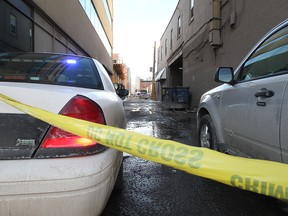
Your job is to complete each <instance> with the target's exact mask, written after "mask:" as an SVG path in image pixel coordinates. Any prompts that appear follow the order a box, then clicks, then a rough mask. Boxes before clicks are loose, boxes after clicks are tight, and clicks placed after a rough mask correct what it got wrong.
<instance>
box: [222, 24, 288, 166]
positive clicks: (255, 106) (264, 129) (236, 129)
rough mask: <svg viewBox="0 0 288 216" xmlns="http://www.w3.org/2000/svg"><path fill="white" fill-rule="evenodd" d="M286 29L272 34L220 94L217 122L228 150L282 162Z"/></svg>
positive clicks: (287, 67)
mask: <svg viewBox="0 0 288 216" xmlns="http://www.w3.org/2000/svg"><path fill="white" fill-rule="evenodd" d="M287 59H288V28H287V27H285V28H282V29H280V30H279V31H277V32H275V33H274V34H272V35H271V36H270V37H268V38H267V39H266V40H264V42H263V43H261V45H260V46H259V47H258V48H256V49H255V51H254V52H253V53H252V54H251V55H250V57H249V58H248V59H247V60H246V61H245V62H244V63H243V65H242V66H241V67H240V68H239V71H237V72H236V74H237V76H236V83H235V84H234V85H231V86H229V87H228V88H227V89H226V90H225V91H223V92H222V97H221V110H222V113H221V119H222V126H223V130H224V139H225V142H226V144H228V146H229V149H230V150H232V151H235V152H237V153H238V154H241V153H244V155H248V156H250V157H255V158H261V159H269V160H275V161H282V158H281V148H280V120H281V109H282V103H283V96H284V92H285V89H286V86H287V80H288V75H287V71H288V60H287Z"/></svg>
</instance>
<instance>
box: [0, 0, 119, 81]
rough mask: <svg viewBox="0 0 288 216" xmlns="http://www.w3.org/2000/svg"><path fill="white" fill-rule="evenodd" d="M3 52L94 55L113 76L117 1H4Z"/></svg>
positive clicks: (0, 19)
mask: <svg viewBox="0 0 288 216" xmlns="http://www.w3.org/2000/svg"><path fill="white" fill-rule="evenodd" d="M0 24H1V30H0V52H11V51H25V52H54V53H71V54H78V55H84V56H90V57H93V58H95V59H97V60H98V61H100V62H101V63H102V64H103V65H104V66H105V68H106V69H107V71H108V72H109V75H110V76H113V73H115V72H113V63H112V53H113V0H49V1H47V0H1V1H0Z"/></svg>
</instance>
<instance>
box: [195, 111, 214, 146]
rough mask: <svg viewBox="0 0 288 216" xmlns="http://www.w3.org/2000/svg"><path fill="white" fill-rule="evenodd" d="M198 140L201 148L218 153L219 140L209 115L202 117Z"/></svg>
mask: <svg viewBox="0 0 288 216" xmlns="http://www.w3.org/2000/svg"><path fill="white" fill-rule="evenodd" d="M198 138H199V144H200V146H201V147H204V148H209V149H212V150H216V151H218V145H217V144H218V140H217V136H216V131H215V127H214V124H213V121H212V119H211V117H210V115H208V114H206V115H204V116H202V117H201V119H200V122H199V131H198Z"/></svg>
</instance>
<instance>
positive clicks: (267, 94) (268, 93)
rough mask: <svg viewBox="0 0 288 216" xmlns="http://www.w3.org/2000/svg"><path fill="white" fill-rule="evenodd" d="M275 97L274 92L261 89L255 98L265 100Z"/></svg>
mask: <svg viewBox="0 0 288 216" xmlns="http://www.w3.org/2000/svg"><path fill="white" fill-rule="evenodd" d="M273 95H274V92H273V91H272V90H268V89H266V88H262V89H260V91H258V92H257V93H255V97H264V98H269V97H272V96H273Z"/></svg>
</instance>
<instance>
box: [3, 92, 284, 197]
mask: <svg viewBox="0 0 288 216" xmlns="http://www.w3.org/2000/svg"><path fill="white" fill-rule="evenodd" d="M0 100H1V101H3V102H5V103H7V104H9V105H11V106H13V107H15V108H17V109H18V110H20V111H22V112H24V113H27V114H29V115H31V116H33V117H35V118H37V119H40V120H42V121H45V122H47V123H49V124H51V125H53V126H55V127H58V128H61V129H63V130H66V131H68V132H70V133H74V134H77V135H79V136H83V137H86V138H89V139H91V140H94V141H96V142H99V143H101V144H102V145H105V146H107V147H110V148H113V149H116V150H119V151H123V152H127V153H129V154H132V155H134V156H137V157H141V158H144V159H146V160H150V161H154V162H157V163H160V164H164V165H167V166H170V167H173V168H175V169H179V170H183V171H185V172H187V173H190V174H194V175H197V176H201V177H205V178H208V179H212V180H215V181H218V182H221V183H224V184H227V185H230V186H234V187H237V188H240V189H243V190H248V191H252V192H255V193H259V194H263V195H267V196H272V197H275V198H277V199H282V200H288V165H287V164H282V163H277V162H271V161H265V160H256V159H248V158H241V157H235V156H230V155H227V154H223V153H220V152H216V151H213V150H210V149H206V148H199V147H192V146H188V145H184V144H181V143H177V142H175V141H171V140H161V139H158V138H154V137H149V136H145V135H142V134H138V133H134V132H131V131H127V130H124V129H119V128H114V127H110V126H107V125H101V124H96V123H92V122H88V121H83V120H79V119H75V118H71V117H67V116H63V115H60V114H54V113H51V112H48V111H46V110H43V109H39V108H35V107H32V106H29V105H26V104H23V103H20V102H18V101H16V100H14V99H12V98H9V97H7V96H5V95H2V94H0Z"/></svg>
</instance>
